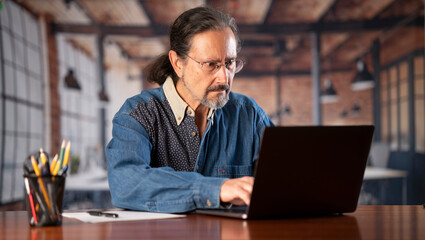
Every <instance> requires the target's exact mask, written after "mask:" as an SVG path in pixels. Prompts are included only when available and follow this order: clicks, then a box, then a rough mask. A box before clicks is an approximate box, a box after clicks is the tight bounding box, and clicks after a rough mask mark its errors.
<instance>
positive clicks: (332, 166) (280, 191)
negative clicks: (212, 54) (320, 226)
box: [196, 126, 374, 219]
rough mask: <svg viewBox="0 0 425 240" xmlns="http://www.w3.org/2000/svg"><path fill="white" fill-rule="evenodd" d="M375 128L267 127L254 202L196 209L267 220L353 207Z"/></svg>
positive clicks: (356, 201) (255, 173) (254, 191)
mask: <svg viewBox="0 0 425 240" xmlns="http://www.w3.org/2000/svg"><path fill="white" fill-rule="evenodd" d="M373 131H374V127H373V126H300V127H267V128H266V129H265V131H264V133H263V137H262V140H261V145H260V151H259V156H258V160H257V162H256V168H255V171H254V177H255V181H254V186H253V190H252V194H251V202H250V205H249V206H248V207H247V206H243V207H241V206H238V207H236V208H230V209H198V210H196V213H199V214H209V215H216V216H225V217H234V218H241V219H265V218H286V217H299V216H317V215H335V214H337V215H341V214H343V213H348V212H354V211H355V210H356V208H357V203H358V198H359V194H360V189H361V186H362V182H363V175H364V171H365V168H366V162H367V159H368V155H369V150H370V146H371V143H372V136H373Z"/></svg>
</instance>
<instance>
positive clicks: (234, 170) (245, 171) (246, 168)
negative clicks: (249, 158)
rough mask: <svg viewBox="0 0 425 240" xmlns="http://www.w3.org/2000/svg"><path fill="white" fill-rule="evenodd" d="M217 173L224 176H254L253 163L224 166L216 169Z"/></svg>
mask: <svg viewBox="0 0 425 240" xmlns="http://www.w3.org/2000/svg"><path fill="white" fill-rule="evenodd" d="M216 174H217V176H218V177H223V178H238V177H243V176H252V165H234V166H223V167H219V168H217V169H216Z"/></svg>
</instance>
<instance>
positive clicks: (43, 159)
mask: <svg viewBox="0 0 425 240" xmlns="http://www.w3.org/2000/svg"><path fill="white" fill-rule="evenodd" d="M40 158H41V163H42V164H43V166H44V165H46V161H47V160H46V155H45V154H44V151H43V149H42V148H40Z"/></svg>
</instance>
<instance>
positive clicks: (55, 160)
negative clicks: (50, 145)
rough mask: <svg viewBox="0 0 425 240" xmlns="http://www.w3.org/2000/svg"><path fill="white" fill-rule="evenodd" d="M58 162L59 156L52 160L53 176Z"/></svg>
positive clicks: (51, 169)
mask: <svg viewBox="0 0 425 240" xmlns="http://www.w3.org/2000/svg"><path fill="white" fill-rule="evenodd" d="M57 161H58V154H56V155H55V157H54V158H53V160H52V165H50V173H51V174H53V173H54V172H55V167H56V163H57Z"/></svg>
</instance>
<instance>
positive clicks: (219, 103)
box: [181, 75, 230, 109]
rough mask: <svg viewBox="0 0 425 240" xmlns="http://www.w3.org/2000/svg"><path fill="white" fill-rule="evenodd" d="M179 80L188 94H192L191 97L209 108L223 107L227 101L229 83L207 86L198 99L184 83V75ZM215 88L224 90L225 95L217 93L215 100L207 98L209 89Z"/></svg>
mask: <svg viewBox="0 0 425 240" xmlns="http://www.w3.org/2000/svg"><path fill="white" fill-rule="evenodd" d="M181 80H182V81H183V85H184V87H185V88H186V89H187V90H188V91H189V93H190V95H192V97H193V98H194V99H196V100H198V101H200V102H201V104H203V105H205V106H207V107H209V108H211V109H219V108H222V107H224V105H226V103H227V102H228V101H229V92H230V87H229V85H227V84H225V85H217V86H214V87H209V88H207V91H205V94H204V96H203V97H202V99H199V98H198V97H196V96H195V94H193V92H192V91H191V90H190V89H189V87H188V86H187V85H186V82H185V80H184V75H183V76H182V78H181ZM216 90H225V91H226V94H225V95H221V94H220V95H219V96H218V99H217V100H209V99H208V97H207V95H208V93H209V92H211V91H216Z"/></svg>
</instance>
